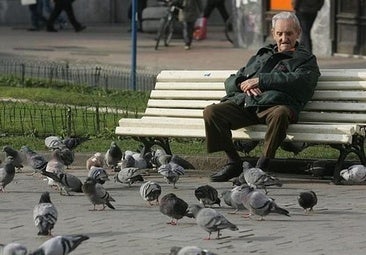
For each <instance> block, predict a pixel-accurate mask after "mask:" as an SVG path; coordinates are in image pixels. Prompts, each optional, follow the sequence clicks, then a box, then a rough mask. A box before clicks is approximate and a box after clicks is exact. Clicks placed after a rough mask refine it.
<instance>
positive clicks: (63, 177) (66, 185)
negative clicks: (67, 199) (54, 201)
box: [41, 171, 83, 196]
mask: <svg viewBox="0 0 366 255" xmlns="http://www.w3.org/2000/svg"><path fill="white" fill-rule="evenodd" d="M41 174H42V175H44V176H47V177H50V178H51V179H52V180H54V181H55V182H56V183H57V184H58V185H59V186H60V187H59V188H60V195H68V196H70V195H71V194H70V192H77V193H81V192H82V190H81V186H82V185H83V183H82V182H81V181H80V179H79V178H78V177H76V176H75V175H72V174H69V173H57V174H55V173H50V172H46V171H43V172H42V173H41ZM65 193H66V194H65Z"/></svg>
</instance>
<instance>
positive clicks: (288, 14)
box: [272, 12, 301, 30]
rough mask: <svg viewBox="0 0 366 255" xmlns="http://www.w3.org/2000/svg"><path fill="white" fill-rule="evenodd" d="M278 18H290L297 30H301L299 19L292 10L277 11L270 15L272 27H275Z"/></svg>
mask: <svg viewBox="0 0 366 255" xmlns="http://www.w3.org/2000/svg"><path fill="white" fill-rule="evenodd" d="M280 19H292V20H293V21H294V23H295V26H296V28H297V29H298V30H301V26H300V22H299V19H298V18H297V17H296V15H295V13H294V12H279V13H277V14H276V15H274V16H273V17H272V28H274V27H275V25H276V22H277V20H280Z"/></svg>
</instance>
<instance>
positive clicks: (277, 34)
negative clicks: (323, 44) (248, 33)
mask: <svg viewBox="0 0 366 255" xmlns="http://www.w3.org/2000/svg"><path fill="white" fill-rule="evenodd" d="M272 35H273V39H274V40H275V41H276V43H277V46H278V51H279V52H282V51H291V50H294V49H295V44H296V40H297V39H299V37H300V29H297V28H296V25H295V22H294V21H293V20H292V19H279V20H277V22H276V24H275V26H274V28H272Z"/></svg>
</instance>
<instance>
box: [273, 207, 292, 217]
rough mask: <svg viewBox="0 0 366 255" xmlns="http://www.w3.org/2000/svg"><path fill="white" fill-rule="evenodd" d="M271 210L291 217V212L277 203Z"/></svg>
mask: <svg viewBox="0 0 366 255" xmlns="http://www.w3.org/2000/svg"><path fill="white" fill-rule="evenodd" d="M271 212H272V213H278V214H282V215H286V216H288V217H290V212H289V211H287V210H286V209H284V208H281V207H279V206H278V205H276V204H272V208H271Z"/></svg>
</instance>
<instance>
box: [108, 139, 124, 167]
mask: <svg viewBox="0 0 366 255" xmlns="http://www.w3.org/2000/svg"><path fill="white" fill-rule="evenodd" d="M121 159H122V150H121V148H120V147H119V146H118V145H117V143H116V142H115V141H113V142H111V145H110V147H109V149H108V150H107V152H106V153H105V155H104V160H105V163H106V164H107V166H108V167H110V168H112V169H114V168H115V167H116V166H117V163H118V162H120V161H121Z"/></svg>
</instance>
